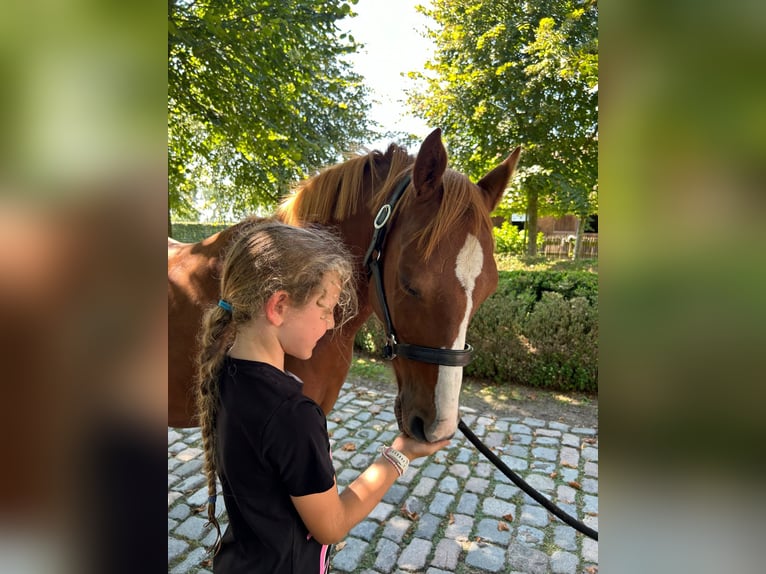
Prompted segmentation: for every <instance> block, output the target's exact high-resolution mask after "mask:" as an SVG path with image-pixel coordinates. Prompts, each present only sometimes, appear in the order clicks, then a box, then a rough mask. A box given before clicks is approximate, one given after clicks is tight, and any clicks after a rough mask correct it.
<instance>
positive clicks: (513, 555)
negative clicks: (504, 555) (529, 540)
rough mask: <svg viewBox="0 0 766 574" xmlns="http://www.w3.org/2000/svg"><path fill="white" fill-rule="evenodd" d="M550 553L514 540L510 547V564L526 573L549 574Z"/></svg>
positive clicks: (511, 566)
mask: <svg viewBox="0 0 766 574" xmlns="http://www.w3.org/2000/svg"><path fill="white" fill-rule="evenodd" d="M548 562H549V559H548V555H547V554H545V553H544V552H541V551H540V550H537V549H535V548H531V547H529V546H524V545H523V544H519V543H518V542H512V543H511V545H510V546H509V547H508V566H509V567H510V568H511V569H512V570H518V571H519V572H524V573H525V574H547V573H548Z"/></svg>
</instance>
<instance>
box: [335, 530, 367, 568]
mask: <svg viewBox="0 0 766 574" xmlns="http://www.w3.org/2000/svg"><path fill="white" fill-rule="evenodd" d="M344 542H345V543H346V545H345V546H344V547H343V548H342V549H341V550H339V551H338V552H337V553H336V554H335V556H334V557H333V559H332V566H333V568H334V569H336V570H340V571H342V572H353V571H354V570H356V569H357V568H358V566H359V562H361V560H362V557H363V556H364V553H365V551H366V550H367V547H368V546H369V543H368V542H365V541H364V540H359V539H358V538H351V537H346V539H345V540H344Z"/></svg>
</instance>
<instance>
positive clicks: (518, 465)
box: [497, 455, 529, 472]
mask: <svg viewBox="0 0 766 574" xmlns="http://www.w3.org/2000/svg"><path fill="white" fill-rule="evenodd" d="M500 460H502V461H503V463H504V464H505V465H506V466H507V467H508V468H510V469H511V470H527V469H528V468H529V463H528V462H527V461H526V460H525V459H523V458H519V457H515V456H505V455H503V456H501V457H500ZM497 472H500V471H497Z"/></svg>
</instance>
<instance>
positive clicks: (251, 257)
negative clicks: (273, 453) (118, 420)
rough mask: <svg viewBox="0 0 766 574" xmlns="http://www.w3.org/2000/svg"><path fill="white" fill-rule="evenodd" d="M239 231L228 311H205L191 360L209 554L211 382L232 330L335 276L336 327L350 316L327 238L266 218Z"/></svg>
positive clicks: (349, 280)
mask: <svg viewBox="0 0 766 574" xmlns="http://www.w3.org/2000/svg"><path fill="white" fill-rule="evenodd" d="M241 227H242V229H241V231H240V233H239V234H238V235H237V237H236V238H235V239H234V240H233V242H232V244H231V245H230V247H229V248H228V249H227V252H226V255H225V258H224V262H223V270H222V276H221V284H220V296H221V299H223V300H224V301H225V302H226V303H228V304H229V305H228V306H230V307H231V310H230V311H229V310H228V309H227V308H225V307H227V306H226V305H225V304H224V306H223V307H222V306H219V305H215V306H212V307H210V308H209V309H208V310H207V311H206V312H205V314H204V316H203V319H202V329H201V333H200V345H199V348H200V352H199V355H198V356H197V375H196V381H195V383H196V395H197V396H196V399H197V412H198V413H199V422H200V426H201V427H202V442H203V447H204V450H205V466H204V471H205V474H206V476H207V486H208V504H207V515H208V521H209V524H212V525H213V526H215V528H216V531H217V533H218V536H217V538H216V541H215V543H214V545H213V548H212V549H211V550H212V552H213V554H215V553H217V552H218V550H219V548H220V544H221V529H220V526H219V524H218V520H217V519H216V517H215V498H216V472H217V458H216V456H217V452H216V436H215V427H216V414H217V408H218V380H219V375H220V370H221V366H222V365H223V361H224V357H225V355H226V352H227V350H228V349H229V347H231V345H232V343H233V342H234V337H235V335H236V333H237V327H238V325H242V324H244V323H246V322H248V321H250V320H251V319H253V318H255V317H257V316H258V315H259V314H261V313H262V312H263V307H264V304H265V303H266V301H267V300H268V299H269V297H271V295H273V294H274V293H275V292H277V291H281V290H284V291H286V292H287V293H288V294H289V296H290V299H291V301H292V302H294V304H295V305H297V306H301V305H304V304H306V303H307V302H308V301H309V299H310V298H311V297H312V296H314V295H315V294H316V293H317V292H318V290H319V289H321V283H322V279H323V278H324V276H325V275H326V274H327V273H334V274H336V276H337V278H338V280H339V283H340V287H341V293H340V299H339V301H338V305H337V307H336V310H335V325H336V327H335V328H336V329H338V328H340V327H341V326H342V325H343V324H344V323H346V322H347V321H348V320H349V319H351V318H352V317H353V316H354V315H355V314H356V310H357V301H356V291H355V285H354V277H353V265H352V262H351V255H350V253H349V252H348V251H347V250H346V248H345V246H344V245H343V243H342V241H341V240H340V238H338V237H337V236H335V235H333V234H332V233H330V232H329V231H324V230H319V229H307V228H299V227H292V226H289V225H286V224H284V223H280V222H278V221H276V220H272V219H266V220H264V219H257V218H250V219H248V220H245V221H244V222H243V224H242V226H241Z"/></svg>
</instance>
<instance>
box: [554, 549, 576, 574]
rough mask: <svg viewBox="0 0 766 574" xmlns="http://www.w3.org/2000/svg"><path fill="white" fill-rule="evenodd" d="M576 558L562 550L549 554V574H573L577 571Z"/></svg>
mask: <svg viewBox="0 0 766 574" xmlns="http://www.w3.org/2000/svg"><path fill="white" fill-rule="evenodd" d="M578 562H579V561H578V559H577V556H575V555H574V554H572V553H571V552H566V551H564V550H556V551H555V552H554V553H553V554H551V572H553V573H554V574H575V572H576V571H577V563H578Z"/></svg>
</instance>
